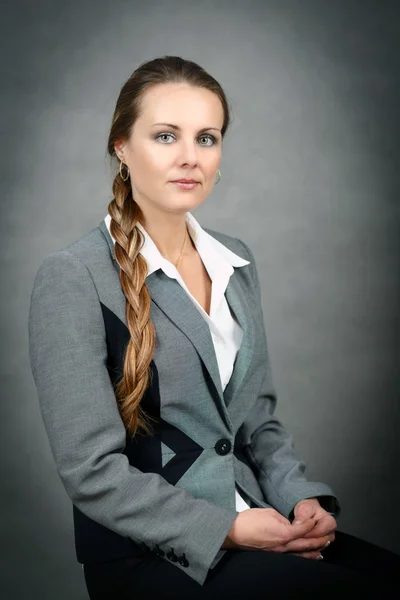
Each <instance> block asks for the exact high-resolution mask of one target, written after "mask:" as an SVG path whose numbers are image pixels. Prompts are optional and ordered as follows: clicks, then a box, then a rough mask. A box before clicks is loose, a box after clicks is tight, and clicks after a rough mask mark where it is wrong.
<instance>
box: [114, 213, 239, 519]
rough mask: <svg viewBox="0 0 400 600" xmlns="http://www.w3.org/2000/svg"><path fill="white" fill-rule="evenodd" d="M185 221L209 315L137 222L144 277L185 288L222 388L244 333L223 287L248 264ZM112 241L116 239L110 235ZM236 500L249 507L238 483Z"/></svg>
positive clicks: (192, 219)
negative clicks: (203, 273)
mask: <svg viewBox="0 0 400 600" xmlns="http://www.w3.org/2000/svg"><path fill="white" fill-rule="evenodd" d="M104 221H105V223H106V225H107V228H108V231H109V232H110V235H111V231H110V222H111V217H110V215H107V216H106V217H105V219H104ZM186 223H187V226H188V230H189V233H190V236H191V238H192V240H193V243H194V244H195V246H196V249H197V252H198V253H199V255H200V257H201V259H202V261H203V264H204V266H205V268H206V270H207V272H208V274H209V276H210V279H211V281H212V289H211V306H210V315H208V314H207V313H206V311H205V310H204V309H203V307H202V306H201V305H200V304H199V303H198V302H197V300H196V298H194V297H193V296H192V294H191V293H190V291H189V290H188V288H187V287H186V285H185V282H184V281H183V279H182V277H181V276H180V274H179V272H178V270H177V269H176V267H175V265H173V264H172V263H171V262H170V261H169V260H167V259H166V258H164V257H163V256H162V254H161V253H160V251H159V250H158V248H157V246H156V245H155V243H154V242H153V240H152V239H151V237H150V236H149V234H148V233H147V231H146V230H145V229H144V228H143V226H142V225H141V224H140V223H138V224H137V227H138V228H139V229H140V231H141V232H142V233H143V236H144V239H145V241H144V244H143V247H142V249H141V250H140V253H141V254H142V256H143V257H144V258H145V260H146V262H147V265H148V273H147V276H149V275H150V274H151V273H153V272H154V271H156V270H157V269H162V270H163V271H164V273H165V274H166V275H167V276H168V277H171V278H173V279H176V280H177V282H178V283H179V284H180V285H181V286H182V287H183V289H184V290H185V291H186V293H187V294H188V296H189V298H190V299H191V300H192V302H193V304H194V305H195V306H196V308H197V309H198V311H199V312H200V314H201V315H202V317H203V318H204V319H205V321H206V322H207V323H208V325H209V327H210V332H211V337H212V340H213V343H214V349H215V355H216V357H217V362H218V368H219V373H220V377H221V384H222V389H223V390H225V388H226V386H227V384H228V382H229V379H230V377H231V375H232V371H233V364H234V362H235V358H236V354H237V352H238V349H239V348H240V344H241V341H242V336H243V332H242V329H241V327H240V325H239V323H238V322H237V321H236V319H235V318H234V317H233V316H232V313H231V311H230V309H229V305H228V303H227V301H226V298H225V290H226V287H227V285H228V282H229V278H230V276H231V275H232V273H233V272H234V269H233V267H242V266H244V265H248V264H249V261H248V260H244V259H243V258H240V256H238V255H237V254H235V253H234V252H232V251H231V250H229V249H228V248H227V247H226V246H224V245H223V244H221V243H220V242H219V241H218V240H216V239H215V238H213V237H212V236H211V235H209V234H208V233H207V232H206V231H205V230H204V229H203V228H202V227H201V226H200V224H199V222H198V221H197V220H196V219H195V217H194V216H193V215H192V214H191V213H190V212H188V213H187V214H186ZM111 237H112V235H111ZM112 240H113V242H115V239H114V238H113V237H112ZM235 499H236V510H237V511H238V512H241V511H242V510H246V509H248V508H250V506H249V505H248V504H247V503H246V502H245V500H244V499H243V498H242V496H241V494H240V492H239V490H238V488H237V486H236V490H235Z"/></svg>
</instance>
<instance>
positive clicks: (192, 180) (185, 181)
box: [172, 179, 199, 183]
mask: <svg viewBox="0 0 400 600" xmlns="http://www.w3.org/2000/svg"><path fill="white" fill-rule="evenodd" d="M172 183H199V182H198V181H196V180H195V179H174V180H173V181H172Z"/></svg>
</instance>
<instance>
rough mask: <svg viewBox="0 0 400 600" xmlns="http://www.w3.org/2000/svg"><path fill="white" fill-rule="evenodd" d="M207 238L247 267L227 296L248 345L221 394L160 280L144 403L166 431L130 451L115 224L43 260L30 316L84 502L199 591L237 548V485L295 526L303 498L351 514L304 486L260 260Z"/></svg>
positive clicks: (198, 332)
mask: <svg viewBox="0 0 400 600" xmlns="http://www.w3.org/2000/svg"><path fill="white" fill-rule="evenodd" d="M206 231H207V232H208V233H209V234H210V235H212V236H214V237H215V238H216V239H217V240H219V241H220V242H221V243H223V244H225V245H226V246H227V247H228V248H229V249H230V250H232V251H233V252H235V253H237V254H239V255H240V256H242V257H243V258H245V259H247V260H249V261H250V264H249V265H246V266H244V267H241V268H237V269H235V271H234V273H233V274H232V276H231V278H230V281H229V284H228V287H227V290H226V298H227V301H228V304H229V306H230V308H231V310H232V311H233V313H234V314H235V315H236V318H237V319H238V321H239V323H240V325H241V327H242V328H243V340H242V344H241V347H240V350H239V352H238V355H237V358H236V361H235V365H234V370H233V373H232V376H231V379H230V381H229V383H228V385H227V387H226V389H225V392H223V391H222V388H221V382H220V378H219V373H218V365H217V360H216V356H215V353H214V349H213V343H212V339H211V335H210V331H209V327H208V324H207V323H206V321H205V320H204V319H203V317H202V316H201V315H200V314H199V312H198V310H197V309H196V307H195V306H194V305H193V303H192V301H191V300H190V298H189V297H188V296H187V294H186V293H185V291H184V290H183V289H182V287H181V286H180V285H179V284H178V283H177V281H176V280H173V279H170V278H169V277H167V276H166V275H165V274H164V273H163V272H162V271H161V270H158V271H155V272H154V273H152V274H151V275H150V276H148V277H147V280H146V283H147V286H148V288H149V291H150V294H151V299H152V304H151V319H152V321H153V323H154V325H155V328H156V335H157V342H156V349H155V353H154V356H153V361H152V369H153V375H154V376H153V378H152V383H151V386H150V387H149V389H148V391H147V392H146V395H145V397H144V398H143V400H142V406H143V408H144V410H145V411H146V412H147V413H148V414H151V415H154V416H155V417H156V418H157V422H158V425H157V427H156V429H155V435H154V437H152V438H150V439H149V438H146V437H145V436H136V437H137V439H135V440H134V443H132V442H131V441H128V438H127V435H126V434H127V432H126V429H125V427H124V424H123V421H122V419H121V418H120V414H119V412H118V408H117V404H116V401H115V394H114V389H115V382H116V380H117V378H118V376H119V375H121V373H122V365H123V353H124V349H125V347H126V344H127V342H128V340H129V332H128V328H127V322H126V314H125V311H126V301H125V296H124V294H123V292H122V289H121V286H120V281H119V265H118V263H117V262H116V260H115V256H114V246H113V241H112V239H111V237H110V234H109V232H108V230H107V227H106V225H105V223H104V221H101V222H100V224H99V226H97V227H95V228H94V229H92V230H91V231H89V232H88V233H86V234H85V235H83V236H82V237H81V238H80V239H78V240H76V241H75V242H73V243H72V244H70V245H69V246H67V247H65V248H63V249H62V250H59V251H57V252H54V253H53V254H51V255H49V256H47V257H46V258H45V259H44V260H43V262H42V264H41V265H40V267H39V269H38V271H37V274H36V277H35V280H34V286H33V291H32V296H31V304H30V312H29V353H30V361H31V368H32V373H33V377H34V380H35V384H36V387H37V391H38V397H39V403H40V409H41V414H42V417H43V422H44V425H45V428H46V432H47V435H48V439H49V443H50V447H51V451H52V454H53V457H54V460H55V464H56V468H57V472H58V474H59V477H60V479H61V481H62V483H63V485H64V487H65V490H66V492H67V494H68V496H69V497H70V499H71V500H72V502H73V504H74V506H75V507H77V509H79V511H81V513H83V514H84V515H86V516H87V517H89V518H90V519H92V520H93V521H94V522H96V523H99V524H101V525H102V526H103V527H104V528H107V529H109V530H111V531H112V532H114V533H115V534H118V535H119V536H122V537H123V538H125V539H127V538H129V540H132V541H134V542H135V543H138V544H139V543H142V544H143V545H144V546H146V547H147V548H150V550H152V549H153V548H157V554H159V556H162V558H163V559H165V560H172V561H173V562H174V564H175V565H176V567H177V568H180V569H182V570H183V571H184V572H185V573H187V574H188V575H189V576H190V577H192V578H193V579H194V580H196V581H197V582H199V583H200V584H201V585H202V584H203V583H204V581H205V578H206V576H207V573H208V570H209V569H210V568H212V567H214V566H215V565H216V564H217V563H218V561H219V560H220V559H221V558H222V556H223V555H224V554H225V552H226V550H225V549H221V545H222V544H223V542H224V540H225V537H226V536H227V534H228V532H229V530H230V528H231V526H232V524H233V522H234V520H235V518H236V516H237V515H238V511H237V510H236V508H235V484H236V485H237V486H238V487H239V488H240V490H241V492H242V493H243V496H244V497H245V499H246V500H247V501H248V502H249V503H251V506H253V507H254V506H256V507H273V508H275V509H276V510H277V511H279V512H280V513H281V514H282V515H284V516H286V517H288V518H292V516H293V515H292V514H291V513H292V509H293V508H294V506H295V504H296V503H297V502H299V501H300V500H302V499H304V498H308V497H315V496H318V497H320V501H321V504H323V506H324V507H326V508H327V510H329V511H330V512H332V513H333V514H334V515H335V516H337V515H338V514H339V512H340V507H339V504H338V501H337V499H336V498H335V496H334V493H333V492H332V490H331V488H330V487H328V486H327V485H325V484H324V483H319V482H310V481H308V480H307V479H306V477H305V475H304V471H305V464H304V462H302V461H300V460H299V459H298V458H297V457H296V455H295V453H294V450H293V444H292V437H291V436H290V435H289V434H288V433H287V432H286V431H285V429H284V427H283V426H282V424H281V423H280V422H279V420H278V419H277V418H276V417H275V416H274V410H275V405H276V400H277V397H276V393H275V390H274V387H273V383H272V378H271V369H270V360H269V355H268V349H267V340H266V335H265V329H264V322H263V313H262V307H261V295H260V285H259V280H258V276H257V270H256V266H255V261H254V256H253V254H252V253H251V251H250V249H249V248H248V246H247V245H246V244H245V243H244V242H242V241H241V240H239V239H236V238H233V237H230V236H228V235H225V234H222V233H218V232H216V231H212V230H209V229H206ZM134 444H136V446H135V449H134V448H133V446H134ZM128 446H129V452H127V448H128ZM139 450H140V451H139ZM324 503H325V504H324ZM168 550H169V554H167V551H168Z"/></svg>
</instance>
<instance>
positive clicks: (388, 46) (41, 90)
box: [0, 0, 400, 600]
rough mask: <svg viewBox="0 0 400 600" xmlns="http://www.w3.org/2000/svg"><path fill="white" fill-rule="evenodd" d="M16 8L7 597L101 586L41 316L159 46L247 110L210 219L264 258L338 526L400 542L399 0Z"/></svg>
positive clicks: (5, 293)
mask: <svg viewBox="0 0 400 600" xmlns="http://www.w3.org/2000/svg"><path fill="white" fill-rule="evenodd" d="M2 4H3V6H2V35H1V38H0V39H1V44H2V46H3V48H2V52H1V59H2V61H1V62H2V77H1V81H2V84H3V85H2V88H3V89H2V94H1V100H0V102H1V117H2V140H3V142H2V162H1V166H2V180H1V185H2V193H1V209H2V214H1V220H0V226H1V238H0V239H1V268H2V281H3V285H2V312H1V316H2V318H1V381H2V389H3V394H2V403H1V408H2V435H1V440H2V447H3V450H2V460H1V476H2V477H1V482H2V493H1V495H0V506H1V517H2V518H1V529H2V557H1V562H2V567H3V569H2V571H3V581H2V584H1V585H2V590H3V592H2V594H1V595H2V597H4V598H7V599H15V598H18V599H19V598H27V599H28V598H29V599H30V598H32V597H40V598H42V599H47V598H49V599H52V600H53V599H54V598H58V599H71V598H74V600H81V599H82V600H83V599H84V598H87V594H86V590H85V586H84V582H83V572H82V570H81V567H80V565H78V563H77V562H76V561H75V554H74V546H73V531H72V509H71V503H70V500H69V498H68V496H67V495H66V492H65V491H64V489H63V487H62V485H61V483H60V481H59V479H58V476H57V474H56V471H55V467H54V464H53V460H52V457H51V454H50V450H49V445H48V442H47V438H46V436H45V432H44V427H43V424H42V421H41V417H40V412H39V407H38V402H37V396H36V388H35V387H34V383H33V379H32V375H31V372H30V366H29V359H28V351H27V342H28V338H27V314H28V308H29V300H30V293H31V289H32V284H33V278H34V275H35V273H36V270H37V268H38V266H39V264H40V263H41V261H42V260H43V258H44V257H45V256H46V255H47V254H49V253H50V252H52V251H54V250H56V249H58V248H61V247H62V246H64V245H66V244H68V243H70V242H72V241H73V240H75V239H76V238H78V237H79V236H81V235H82V234H84V233H85V232H86V231H88V230H89V229H91V228H92V227H95V226H96V225H97V224H98V222H99V221H100V219H101V218H103V216H104V215H105V214H106V209H107V204H108V202H109V200H110V199H111V174H110V168H109V166H108V162H107V160H106V158H105V146H106V139H107V134H108V129H109V125H110V122H111V117H112V111H113V108H114V105H115V101H116V99H117V95H118V92H119V89H120V87H121V85H122V84H123V82H124V81H125V79H126V78H127V77H128V76H129V75H130V73H131V72H132V71H133V70H134V69H135V68H136V67H137V66H138V65H139V63H140V62H142V61H145V60H149V59H151V58H154V57H156V56H160V55H164V54H178V55H181V56H183V57H185V58H189V59H192V60H195V61H196V62H198V63H200V64H201V65H202V66H204V67H205V68H206V69H207V70H209V71H210V72H211V73H212V74H213V75H214V76H215V77H216V78H217V79H218V80H219V81H220V83H221V84H222V86H223V87H224V88H225V90H226V92H227V94H228V96H229V98H230V100H231V102H232V105H233V111H234V115H233V116H234V124H233V127H232V129H231V131H230V133H229V134H228V137H227V138H226V141H225V147H224V155H223V161H222V165H221V172H222V179H221V182H220V184H219V185H218V186H217V187H216V188H215V190H214V191H213V193H212V194H211V196H210V197H209V198H208V199H207V200H206V202H205V204H204V205H203V206H202V207H201V208H200V209H198V210H197V211H196V217H197V218H198V219H199V220H200V222H201V223H202V224H203V226H208V227H212V228H214V229H217V230H220V231H223V232H226V233H228V234H231V235H235V236H238V237H241V238H242V239H243V240H245V241H246V242H247V243H248V244H249V245H250V247H251V248H252V249H253V251H254V253H255V256H256V259H257V263H258V268H259V273H260V278H261V281H262V291H263V297H264V300H263V301H264V312H265V325H266V329H267V336H268V339H269V346H270V352H271V360H272V368H273V373H274V380H275V385H276V388H277V392H278V398H279V403H278V404H279V408H278V416H280V418H281V419H282V420H283V422H284V423H285V425H286V426H287V429H289V430H290V431H291V432H292V433H293V435H294V439H295V446H296V449H297V451H298V453H299V455H301V456H302V457H303V458H304V460H305V461H306V463H307V465H308V475H309V477H310V478H316V479H319V480H322V481H326V482H327V483H329V484H330V485H332V486H333V488H334V489H335V490H336V491H337V493H338V495H339V498H340V500H341V503H342V507H343V514H342V516H341V517H340V518H339V529H341V530H343V531H346V532H348V533H352V534H354V535H358V536H361V537H363V538H364V539H366V540H368V541H371V542H374V543H376V544H379V545H381V546H383V547H385V548H388V549H390V550H393V551H395V552H399V553H400V528H399V524H398V506H399V497H400V485H399V478H398V458H399V456H398V455H399V452H398V446H397V440H398V430H399V424H400V416H399V382H400V377H399V311H398V306H399V273H400V270H399V262H400V259H399V245H400V244H399V221H400V214H399V201H398V200H399V199H398V196H399V188H400V184H399V176H398V172H399V160H398V159H399V133H400V131H399V130H400V116H399V106H400V97H399V95H400V94H399V89H400V82H399V66H400V64H399V63H400V61H399V16H400V13H399V8H400V7H399V3H398V2H396V1H394V2H390V1H382V0H376V1H367V0H359V1H358V2H357V1H350V0H342V1H338V0H336V1H335V0H332V1H329V0H303V1H302V2H300V1H295V0H286V1H285V0H279V1H278V0H276V1H272V0H271V1H268V0H263V1H261V0H260V1H259V2H257V1H253V2H251V1H247V2H246V1H242V2H240V1H232V0H229V2H228V1H222V0H219V2H217V3H216V2H213V1H210V0H205V1H204V0H203V1H202V2H195V1H188V0H186V1H182V2H174V1H169V2H168V1H165V0H164V1H153V2H133V1H129V2H128V1H122V0H113V2H106V1H104V0H102V1H99V0H91V1H86V2H82V1H77V0H70V1H69V2H68V3H66V4H65V5H64V4H63V3H61V2H46V1H44V0H36V1H35V2H29V1H28V0H26V1H25V2H21V1H17V2H16V1H14V2H13V3H5V2H3V3H2Z"/></svg>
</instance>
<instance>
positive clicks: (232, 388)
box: [224, 269, 255, 418]
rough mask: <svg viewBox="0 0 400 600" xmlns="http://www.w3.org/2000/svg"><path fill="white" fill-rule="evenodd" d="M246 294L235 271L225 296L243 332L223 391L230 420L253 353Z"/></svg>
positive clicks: (249, 310)
mask: <svg viewBox="0 0 400 600" xmlns="http://www.w3.org/2000/svg"><path fill="white" fill-rule="evenodd" d="M247 294H248V292H247V290H246V289H245V287H244V285H243V284H242V282H241V281H240V279H239V277H238V272H237V270H236V269H235V272H234V273H233V274H232V275H231V277H230V279H229V283H228V286H227V288H226V292H225V296H226V299H227V302H228V304H229V307H230V308H231V310H232V312H233V313H234V314H235V317H236V318H237V320H238V322H239V325H240V326H241V328H242V330H243V337H242V343H241V345H240V348H239V350H238V353H237V355H236V360H235V363H234V367H233V372H232V375H231V378H230V380H229V382H228V385H227V386H226V388H225V391H224V400H225V404H226V406H228V407H229V414H230V415H231V418H232V416H233V414H234V412H235V406H236V403H235V399H236V398H239V391H240V389H241V387H242V385H243V383H244V380H245V377H246V374H247V372H248V369H249V367H250V364H251V360H252V357H253V352H254V341H255V324H254V319H253V316H252V310H251V307H250V305H249V302H248V299H247ZM240 404H241V405H243V404H244V403H243V402H241V403H240Z"/></svg>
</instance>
